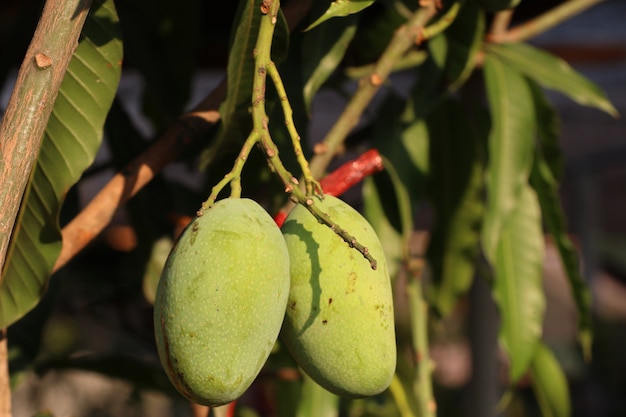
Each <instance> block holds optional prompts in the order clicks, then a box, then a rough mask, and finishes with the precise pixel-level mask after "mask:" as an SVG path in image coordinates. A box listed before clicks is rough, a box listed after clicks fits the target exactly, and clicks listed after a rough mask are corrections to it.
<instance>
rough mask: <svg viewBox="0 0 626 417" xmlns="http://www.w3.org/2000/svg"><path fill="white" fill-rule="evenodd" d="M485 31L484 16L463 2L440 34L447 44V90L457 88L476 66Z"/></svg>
mask: <svg viewBox="0 0 626 417" xmlns="http://www.w3.org/2000/svg"><path fill="white" fill-rule="evenodd" d="M484 32H485V16H484V14H483V13H482V12H481V11H480V10H479V9H478V7H476V6H475V5H474V4H472V3H471V2H467V1H466V2H463V4H462V6H461V10H460V11H459V13H458V15H457V16H456V19H455V20H454V22H453V23H452V24H451V25H450V27H448V28H447V29H446V30H445V31H444V32H443V34H442V36H444V37H445V39H446V42H447V44H448V55H447V56H446V60H445V73H446V80H445V81H446V83H447V87H446V88H447V90H448V91H450V92H452V91H455V90H457V89H458V88H459V87H460V86H461V85H462V84H463V83H464V82H465V81H466V80H467V78H468V77H469V76H470V74H471V73H472V71H473V70H474V68H475V66H476V62H477V59H476V54H477V53H478V51H479V50H480V47H481V40H482V38H483V36H484Z"/></svg>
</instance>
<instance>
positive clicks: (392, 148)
mask: <svg viewBox="0 0 626 417" xmlns="http://www.w3.org/2000/svg"><path fill="white" fill-rule="evenodd" d="M405 107H406V102H405V101H404V100H403V99H401V98H400V97H398V96H395V95H392V94H391V95H389V97H388V98H387V100H386V101H385V102H384V103H383V105H382V106H381V107H380V111H379V113H378V117H377V119H376V120H375V122H374V125H373V129H372V142H373V144H374V146H375V147H376V148H377V149H378V151H379V152H380V154H381V155H383V156H384V157H385V158H386V159H387V162H386V164H389V165H391V166H393V168H394V169H395V171H396V172H397V173H398V177H399V178H400V180H401V181H402V182H403V183H404V187H405V188H406V189H407V190H408V192H409V195H410V198H411V201H412V202H414V201H417V200H419V199H420V198H422V197H423V196H424V194H425V188H426V174H427V172H428V146H429V145H428V131H427V126H426V122H425V121H424V119H415V118H413V117H412V115H410V114H409V116H410V117H407V119H408V120H407V121H406V122H405V121H404V117H405V115H404V114H403V112H405ZM405 113H407V112H405ZM398 227H400V226H398Z"/></svg>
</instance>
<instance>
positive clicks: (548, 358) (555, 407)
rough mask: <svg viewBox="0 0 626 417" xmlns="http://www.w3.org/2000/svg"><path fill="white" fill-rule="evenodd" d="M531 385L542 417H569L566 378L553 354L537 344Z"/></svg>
mask: <svg viewBox="0 0 626 417" xmlns="http://www.w3.org/2000/svg"><path fill="white" fill-rule="evenodd" d="M530 369H531V373H532V378H531V385H532V388H533V392H534V393H535V398H537V402H538V403H539V408H540V409H541V414H542V415H543V417H570V416H571V411H572V410H571V400H570V395H569V387H568V385H567V378H566V377H565V374H564V373H563V369H562V368H561V366H560V364H559V362H558V361H557V359H556V358H555V357H554V354H553V353H552V352H551V351H550V349H549V348H548V347H547V346H546V345H544V344H543V343H539V345H538V346H537V351H536V352H535V357H534V358H533V361H532V364H531V368H530Z"/></svg>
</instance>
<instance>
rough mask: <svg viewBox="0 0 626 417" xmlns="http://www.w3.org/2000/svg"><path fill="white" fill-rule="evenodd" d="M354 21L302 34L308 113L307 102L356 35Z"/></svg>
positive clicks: (308, 109) (305, 97) (325, 26)
mask: <svg viewBox="0 0 626 417" xmlns="http://www.w3.org/2000/svg"><path fill="white" fill-rule="evenodd" d="M356 28H357V26H356V22H355V19H352V18H348V19H343V20H341V21H340V22H337V23H336V24H333V25H324V26H322V27H319V28H318V29H317V30H314V31H311V32H307V33H306V34H304V39H303V41H302V72H303V74H302V75H303V79H304V80H305V81H304V82H305V84H304V103H305V105H306V107H307V111H309V112H310V109H311V102H312V101H313V98H314V97H315V94H316V93H317V91H318V90H319V89H320V87H321V86H322V84H324V82H326V80H328V77H330V75H331V74H332V73H333V72H334V71H335V69H337V66H338V65H339V63H340V62H341V60H342V59H343V57H344V55H345V53H346V50H347V49H348V46H349V45H350V41H351V40H352V38H354V35H355V33H356Z"/></svg>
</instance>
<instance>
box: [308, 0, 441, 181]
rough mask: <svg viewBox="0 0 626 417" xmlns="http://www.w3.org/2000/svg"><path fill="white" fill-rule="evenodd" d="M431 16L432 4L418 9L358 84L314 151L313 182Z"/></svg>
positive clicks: (321, 172)
mask: <svg viewBox="0 0 626 417" xmlns="http://www.w3.org/2000/svg"><path fill="white" fill-rule="evenodd" d="M435 13H436V8H435V4H434V2H430V3H429V5H428V6H426V7H422V8H420V9H418V10H417V11H416V12H415V13H414V14H413V16H412V17H411V18H410V19H409V21H408V22H407V23H406V24H405V25H404V26H402V27H401V28H400V29H398V30H397V31H396V33H395V34H394V37H393V39H392V40H391V42H390V43H389V45H387V48H386V49H385V51H384V52H383V54H382V56H381V57H380V59H379V60H378V62H377V63H376V66H375V68H374V71H373V72H372V73H371V74H369V75H368V76H365V77H363V78H362V79H361V80H360V82H359V87H358V89H357V91H356V93H355V94H354V95H353V96H352V98H351V100H350V102H349V103H348V105H347V106H346V108H345V109H344V111H343V113H342V114H341V116H340V117H339V119H338V120H337V122H335V124H334V125H333V127H332V128H331V129H330V131H329V132H328V134H327V135H326V138H325V139H324V140H323V142H322V143H321V146H319V147H318V149H321V150H322V151H321V152H320V153H318V154H317V155H315V156H314V157H313V158H312V159H311V164H310V167H311V172H312V173H313V176H314V177H315V178H320V177H321V176H322V175H323V173H324V171H325V170H326V167H328V164H329V163H330V161H331V160H332V159H333V158H334V157H335V155H336V154H337V152H338V151H339V149H340V148H341V145H342V144H343V142H344V141H345V139H346V137H347V136H348V134H349V133H350V131H351V130H352V129H353V128H354V127H355V126H356V125H357V124H358V122H359V119H360V118H361V115H362V114H363V111H364V110H365V108H366V107H367V106H368V105H369V103H370V102H371V100H372V98H373V97H374V95H375V94H376V92H377V91H378V89H379V88H380V86H381V85H382V84H383V82H384V81H385V80H386V79H387V77H389V74H390V73H391V71H392V70H393V68H394V65H395V64H396V62H397V61H398V60H399V59H400V58H402V57H403V56H404V54H405V53H406V52H407V51H408V50H409V49H410V48H411V47H412V46H414V45H415V42H416V41H419V39H420V38H419V36H420V33H421V31H422V30H423V28H424V26H425V25H426V23H427V22H428V21H429V20H430V19H431V18H432V17H433V16H434V15H435Z"/></svg>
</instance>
